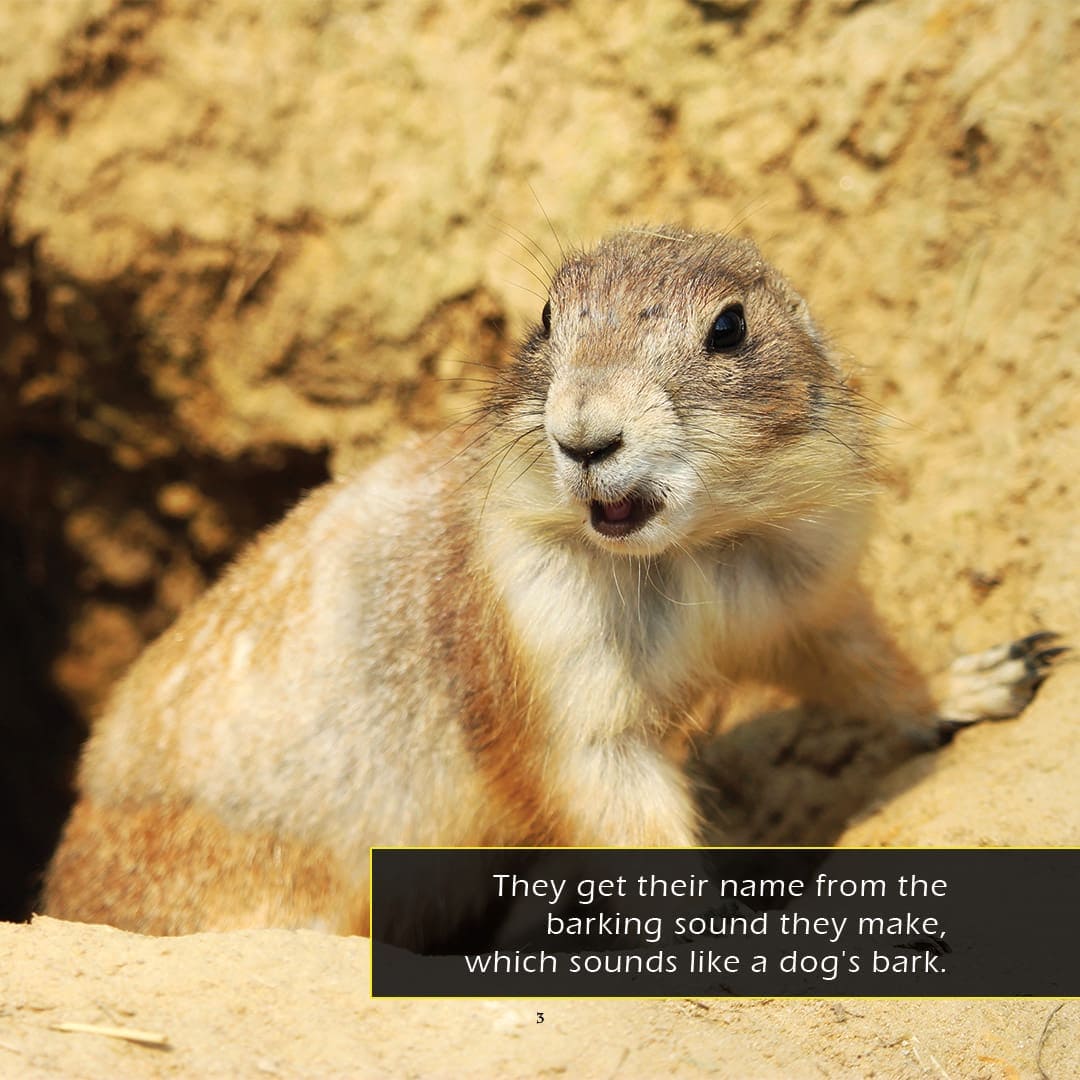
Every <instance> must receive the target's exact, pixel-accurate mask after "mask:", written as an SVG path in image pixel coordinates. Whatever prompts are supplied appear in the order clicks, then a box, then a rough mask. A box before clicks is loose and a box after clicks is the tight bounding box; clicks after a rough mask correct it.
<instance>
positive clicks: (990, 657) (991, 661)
mask: <svg viewBox="0 0 1080 1080" xmlns="http://www.w3.org/2000/svg"><path fill="white" fill-rule="evenodd" d="M1057 636H1058V635H1057V634H1055V633H1053V632H1051V631H1049V630H1043V631H1040V632H1039V633H1036V634H1029V635H1028V636H1027V637H1024V638H1020V639H1019V640H1018V641H1012V642H1006V643H1005V644H1004V645H995V646H994V648H992V649H987V650H986V651H985V652H980V653H971V654H970V655H968V656H961V657H960V658H959V659H958V660H956V661H954V662H953V664H952V666H951V667H950V668H949V670H948V671H947V672H946V673H945V676H944V693H943V694H942V696H941V708H940V711H939V715H940V718H941V721H942V724H943V726H944V727H945V728H947V729H952V730H956V729H957V728H960V727H966V726H967V725H968V724H975V723H978V722H979V721H980V720H1007V719H1009V718H1010V717H1013V716H1017V715H1018V714H1019V713H1021V712H1022V711H1023V710H1024V708H1025V707H1026V706H1027V704H1028V703H1029V702H1030V701H1031V699H1032V698H1033V697H1034V696H1035V691H1036V690H1038V688H1039V687H1040V686H1041V685H1042V683H1043V680H1045V679H1046V677H1047V675H1048V674H1049V672H1050V668H1051V667H1052V665H1053V663H1054V661H1055V660H1056V659H1057V658H1058V657H1059V656H1061V655H1062V654H1063V653H1066V652H1068V648H1067V647H1065V646H1056V647H1055V646H1052V644H1051V643H1052V642H1053V641H1055V640H1056V639H1057Z"/></svg>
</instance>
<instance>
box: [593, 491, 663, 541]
mask: <svg viewBox="0 0 1080 1080" xmlns="http://www.w3.org/2000/svg"><path fill="white" fill-rule="evenodd" d="M659 509H660V504H659V503H657V502H655V501H652V500H647V499H642V498H640V497H639V496H636V495H630V496H628V497H627V498H625V499H619V500H617V501H616V502H597V501H595V500H594V501H593V502H591V503H589V516H590V519H591V521H592V527H593V528H594V529H595V530H596V531H597V532H598V533H599V534H600V535H601V536H610V537H622V536H629V535H630V534H631V533H635V532H637V531H638V529H640V528H641V527H642V526H643V525H644V524H645V523H646V522H648V521H650V520H651V519H652V518H653V517H654V516H655V515H656V513H657V511H658V510H659Z"/></svg>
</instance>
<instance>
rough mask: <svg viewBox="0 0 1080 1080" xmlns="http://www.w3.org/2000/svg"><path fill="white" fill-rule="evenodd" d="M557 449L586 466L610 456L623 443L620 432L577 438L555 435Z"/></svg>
mask: <svg viewBox="0 0 1080 1080" xmlns="http://www.w3.org/2000/svg"><path fill="white" fill-rule="evenodd" d="M555 442H556V443H557V444H558V447H559V449H560V450H561V451H562V452H563V453H564V454H565V455H566V456H567V457H568V458H570V460H571V461H576V462H578V464H580V465H584V466H585V468H588V467H589V466H590V465H593V464H595V463H596V462H598V461H603V460H604V459H605V458H609V457H611V455H612V454H614V453H615V451H616V450H618V449H619V447H620V446H622V444H623V437H622V432H621V431H620V432H617V433H614V434H605V435H592V436H582V437H580V438H577V439H571V438H569V437H565V438H560V437H559V436H558V435H556V436H555Z"/></svg>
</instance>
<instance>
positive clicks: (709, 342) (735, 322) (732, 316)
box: [705, 304, 746, 352]
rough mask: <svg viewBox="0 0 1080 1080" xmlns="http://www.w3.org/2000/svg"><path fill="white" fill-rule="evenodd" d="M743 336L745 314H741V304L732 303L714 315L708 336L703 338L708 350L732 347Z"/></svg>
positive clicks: (721, 349)
mask: <svg viewBox="0 0 1080 1080" xmlns="http://www.w3.org/2000/svg"><path fill="white" fill-rule="evenodd" d="M744 337H746V316H744V315H743V309H742V304H732V305H731V306H730V307H726V308H724V310H723V311H721V312H720V314H719V315H717V316H716V319H715V320H714V321H713V324H712V326H711V327H710V328H709V336H708V337H707V338H706V339H705V348H706V349H708V350H709V352H722V351H723V350H724V349H733V348H735V346H736V345H738V344H740V342H741V341H742V340H743V338H744Z"/></svg>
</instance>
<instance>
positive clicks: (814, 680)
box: [771, 594, 937, 742]
mask: <svg viewBox="0 0 1080 1080" xmlns="http://www.w3.org/2000/svg"><path fill="white" fill-rule="evenodd" d="M776 663H777V666H776V669H775V670H774V671H773V672H772V673H771V674H772V676H773V678H774V679H775V681H776V682H777V683H779V685H781V686H782V687H784V688H785V689H787V690H791V691H793V692H794V693H795V694H797V695H798V696H799V697H800V698H801V699H802V700H803V701H804V702H806V703H807V704H809V705H815V706H820V707H822V708H823V709H825V710H828V711H829V712H831V713H835V714H837V715H838V716H843V717H858V718H859V719H862V720H865V721H868V722H870V723H872V724H875V725H877V724H880V725H881V726H882V727H884V728H888V729H891V730H894V731H897V730H898V731H900V732H902V733H904V734H908V733H910V734H911V737H912V738H913V739H915V740H916V742H920V741H921V740H922V739H923V738H924V737H932V736H933V732H934V730H935V721H936V716H937V706H936V703H935V701H934V696H933V693H932V691H931V688H930V685H929V683H928V680H927V679H926V678H925V677H924V676H923V675H922V673H921V672H920V671H919V670H918V668H917V667H916V666H915V664H914V663H913V662H912V661H911V659H910V658H909V657H908V656H907V655H906V654H905V653H904V652H903V651H902V650H901V649H900V647H899V646H898V645H897V643H896V641H895V640H894V639H893V637H892V635H891V634H890V633H889V631H888V630H887V629H886V627H885V626H884V624H883V623H882V621H881V619H880V618H879V616H878V615H877V613H876V612H875V611H874V609H873V607H872V606H871V604H870V602H869V600H868V599H866V598H865V597H864V596H862V595H858V594H857V595H855V596H854V597H853V600H852V602H851V603H850V605H849V606H847V608H846V610H845V612H844V614H843V615H842V616H841V617H840V618H837V619H836V620H835V621H832V622H829V623H826V624H824V625H820V626H817V627H814V628H809V629H806V630H804V631H803V632H802V633H801V634H799V636H798V637H796V638H795V639H794V640H792V641H791V642H790V644H789V647H788V648H786V649H784V650H782V651H781V653H780V655H779V657H778V658H777V661H776Z"/></svg>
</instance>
